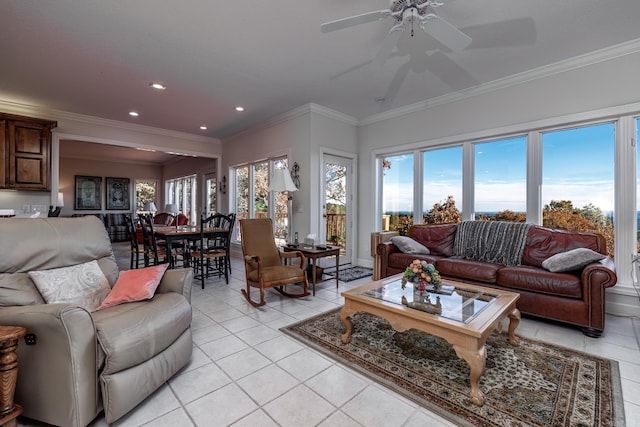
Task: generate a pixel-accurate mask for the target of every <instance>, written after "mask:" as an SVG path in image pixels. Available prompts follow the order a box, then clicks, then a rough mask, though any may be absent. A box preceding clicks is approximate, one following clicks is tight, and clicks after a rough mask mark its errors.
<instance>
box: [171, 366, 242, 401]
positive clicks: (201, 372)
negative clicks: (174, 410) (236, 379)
mask: <svg viewBox="0 0 640 427" xmlns="http://www.w3.org/2000/svg"><path fill="white" fill-rule="evenodd" d="M230 382H231V378H229V377H228V376H227V375H226V374H225V373H224V372H223V371H222V369H220V368H219V367H218V366H216V365H215V364H214V363H210V364H208V365H205V366H202V367H200V368H198V369H194V370H192V371H189V372H186V373H184V374H181V375H177V376H175V377H173V378H172V379H171V380H169V385H170V386H171V390H173V392H174V394H175V395H176V396H177V397H178V399H179V400H180V402H181V403H182V404H183V405H184V404H187V403H189V402H192V401H194V400H196V399H199V398H201V397H202V396H204V395H206V394H209V393H211V392H213V391H215V390H218V389H219V388H221V387H224V386H225V385H227V384H229V383H230Z"/></svg>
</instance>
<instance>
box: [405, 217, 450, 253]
mask: <svg viewBox="0 0 640 427" xmlns="http://www.w3.org/2000/svg"><path fill="white" fill-rule="evenodd" d="M456 229H457V224H439V225H426V224H418V225H413V226H411V228H409V232H408V233H407V235H408V236H409V237H412V238H413V239H415V240H416V241H418V242H420V243H422V244H423V245H424V246H426V247H427V248H429V251H430V252H431V255H441V256H451V255H453V242H454V240H455V237H456Z"/></svg>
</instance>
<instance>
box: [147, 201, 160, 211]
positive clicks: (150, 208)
mask: <svg viewBox="0 0 640 427" xmlns="http://www.w3.org/2000/svg"><path fill="white" fill-rule="evenodd" d="M146 207H147V209H145V210H147V211H149V212H158V208H157V207H156V204H155V203H153V202H149V203H147V206H146Z"/></svg>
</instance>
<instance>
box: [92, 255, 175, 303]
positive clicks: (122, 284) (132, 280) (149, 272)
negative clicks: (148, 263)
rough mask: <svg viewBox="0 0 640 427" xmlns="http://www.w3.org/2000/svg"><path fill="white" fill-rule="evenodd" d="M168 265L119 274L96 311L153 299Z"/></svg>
mask: <svg viewBox="0 0 640 427" xmlns="http://www.w3.org/2000/svg"><path fill="white" fill-rule="evenodd" d="M168 266H169V264H159V265H154V266H152V267H146V268H140V269H138V270H125V271H122V272H120V274H119V275H118V280H116V283H115V284H114V285H113V289H111V292H109V295H107V298H105V300H104V301H102V304H100V307H98V310H101V309H103V308H107V307H111V306H114V305H118V304H123V303H125V302H135V301H143V300H146V299H151V298H153V295H154V294H155V292H156V289H157V288H158V285H160V281H161V280H162V276H164V272H165V271H166V270H167V267H168Z"/></svg>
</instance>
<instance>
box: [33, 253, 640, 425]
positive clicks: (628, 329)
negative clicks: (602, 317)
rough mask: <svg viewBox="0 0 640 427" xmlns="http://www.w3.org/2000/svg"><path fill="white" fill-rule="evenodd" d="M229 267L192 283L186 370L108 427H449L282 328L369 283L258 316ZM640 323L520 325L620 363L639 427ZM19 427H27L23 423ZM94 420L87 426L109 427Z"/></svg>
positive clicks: (529, 333)
mask: <svg viewBox="0 0 640 427" xmlns="http://www.w3.org/2000/svg"><path fill="white" fill-rule="evenodd" d="M243 268H244V267H243V265H242V263H241V260H240V259H234V260H233V275H232V278H231V280H230V281H229V285H226V284H225V283H224V280H218V279H211V280H209V282H208V283H207V285H206V289H204V290H202V289H200V282H196V283H194V286H193V294H192V304H193V323H192V328H193V340H194V349H193V356H192V359H191V362H190V363H189V365H188V366H186V367H185V368H184V369H183V370H182V371H181V372H179V373H178V374H177V375H176V376H175V377H174V378H172V379H171V380H170V381H169V382H168V383H167V384H166V385H164V386H163V387H161V388H160V389H159V390H157V391H156V392H155V393H154V394H153V395H151V396H150V397H149V398H148V399H147V400H145V401H144V402H143V403H141V404H140V405H139V406H138V407H137V408H136V409H134V410H133V411H132V412H131V413H129V414H128V415H126V416H125V417H123V418H121V419H120V420H118V421H117V422H116V423H115V424H114V425H115V426H118V427H125V426H127V427H129V426H131V427H133V426H148V427H160V426H167V427H174V426H203V427H204V426H216V427H217V426H229V425H232V426H238V427H240V426H250V427H262V426H265V427H266V426H295V427H304V426H331V427H340V426H345V427H346V426H367V427H373V426H385V427H392V426H405V427H410V426H452V425H453V424H451V423H450V422H447V421H445V420H443V419H442V418H440V417H438V416H436V415H434V414H431V413H429V412H428V411H426V410H425V409H423V408H422V407H420V406H417V405H416V404H414V403H413V402H411V401H409V400H407V399H405V398H404V397H401V396H399V395H397V394H395V393H393V392H392V391H389V390H387V389H386V388H385V387H383V386H381V385H379V384H377V383H375V382H372V381H370V380H369V379H367V378H365V377H363V376H361V375H359V374H357V373H355V372H353V371H350V370H349V369H347V368H345V367H344V366H342V365H340V364H338V363H336V362H334V361H332V360H331V359H328V358H326V357H325V356H323V355H321V354H319V353H317V352H316V351H314V350H312V349H311V348H309V347H306V346H304V345H302V344H300V343H299V342H297V341H295V340H293V339H291V338H289V337H288V336H286V335H284V334H283V333H282V332H280V331H279V330H278V329H279V328H280V327H282V326H285V325H288V324H291V323H293V322H296V321H298V320H301V319H304V318H307V317H309V316H313V315H315V314H317V313H321V312H324V311H327V310H329V309H331V308H334V307H339V306H341V304H342V297H341V296H340V292H342V291H344V290H346V289H350V288H353V287H356V286H359V285H362V284H364V283H367V282H368V281H369V280H370V278H365V279H360V280H357V281H353V282H349V283H342V282H341V283H340V288H339V289H338V290H336V287H335V282H333V281H326V282H323V283H322V284H320V285H319V286H318V288H317V291H316V296H315V297H313V296H309V297H306V298H303V299H289V298H285V297H281V296H280V295H279V294H278V293H277V292H275V291H273V290H269V291H267V295H268V302H267V305H266V306H264V307H261V308H254V307H252V306H250V305H249V304H247V303H246V301H245V300H244V297H243V296H242V294H241V293H240V289H242V288H244V270H243ZM634 321H635V322H636V327H640V321H639V320H638V319H632V318H624V317H616V316H608V317H607V329H606V331H605V334H604V335H603V336H602V338H600V339H592V338H587V337H585V336H584V335H583V334H582V333H581V332H580V331H579V330H577V329H572V328H569V327H563V326H558V325H555V324H548V323H543V322H539V321H535V320H531V319H523V320H522V322H521V323H520V326H519V327H518V330H517V332H518V334H519V335H521V336H526V337H530V338H536V339H540V340H544V341H547V342H552V343H556V344H558V345H563V346H570V347H572V348H574V349H576V350H580V351H585V352H588V353H592V354H597V355H600V356H604V357H609V358H612V359H615V360H618V361H619V366H620V373H621V376H622V388H623V395H624V406H625V414H626V420H627V426H630V427H631V426H640V349H639V345H640V344H639V342H638V337H636V336H635V334H634ZM21 425H24V426H31V425H37V424H31V423H29V422H28V420H22V424H21ZM106 425H107V424H106V423H105V421H104V419H102V418H101V417H99V418H98V419H96V420H94V422H93V423H92V424H91V426H93V427H97V426H106Z"/></svg>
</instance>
